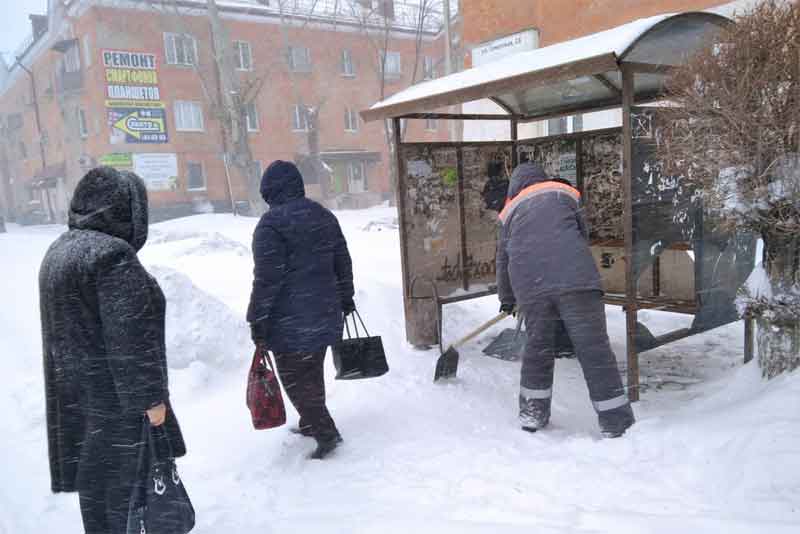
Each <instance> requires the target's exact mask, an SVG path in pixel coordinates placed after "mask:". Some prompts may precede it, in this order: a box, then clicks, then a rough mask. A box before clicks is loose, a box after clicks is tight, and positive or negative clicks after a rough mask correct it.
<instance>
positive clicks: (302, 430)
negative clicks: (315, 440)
mask: <svg viewBox="0 0 800 534" xmlns="http://www.w3.org/2000/svg"><path fill="white" fill-rule="evenodd" d="M289 432H291V433H292V434H297V435H299V436H303V437H306V438H311V437H314V434H313V433H312V432H311V427H310V426H303V427H300V426H292V427H289Z"/></svg>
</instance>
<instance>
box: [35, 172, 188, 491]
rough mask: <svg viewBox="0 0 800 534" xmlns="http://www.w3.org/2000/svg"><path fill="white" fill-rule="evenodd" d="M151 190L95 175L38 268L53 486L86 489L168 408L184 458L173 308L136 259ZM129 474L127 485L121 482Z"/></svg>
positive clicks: (125, 178)
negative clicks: (147, 421)
mask: <svg viewBox="0 0 800 534" xmlns="http://www.w3.org/2000/svg"><path fill="white" fill-rule="evenodd" d="M147 219H148V216H147V192H146V190H145V186H144V183H143V182H142V181H141V180H140V179H139V178H138V177H136V176H135V175H133V174H131V173H123V174H120V173H119V172H117V171H116V170H114V169H111V168H102V167H101V168H99V169H94V170H92V171H90V172H89V173H88V174H87V175H86V176H85V177H84V178H83V179H82V180H81V182H80V183H79V184H78V186H77V188H76V189H75V192H74V195H73V198H72V202H71V205H70V211H69V231H67V232H66V233H64V234H62V235H61V236H60V237H59V238H58V239H57V240H56V241H55V242H54V243H53V244H52V245H51V246H50V249H49V250H48V252H47V254H46V255H45V257H44V260H43V262H42V266H41V269H40V271H39V291H40V311H41V325H42V348H43V353H44V354H43V356H44V378H45V391H46V405H47V436H48V450H49V459H50V475H51V486H52V490H53V491H54V492H71V491H83V490H84V489H85V488H87V487H89V486H92V487H94V486H97V485H98V484H99V483H100V482H101V481H102V480H103V478H104V476H106V472H107V471H108V470H112V471H114V475H113V476H114V477H117V480H116V483H118V484H122V485H124V484H126V483H127V482H131V483H132V482H133V481H127V480H125V476H124V473H122V472H120V471H119V470H116V468H115V464H116V463H118V462H119V461H121V459H120V458H117V456H120V455H119V454H118V452H119V451H120V450H123V449H122V448H121V447H120V446H121V445H129V446H131V447H132V448H131V449H130V452H131V454H132V455H134V454H137V449H136V448H135V447H133V446H134V445H136V444H137V443H138V442H139V441H141V431H142V421H143V418H144V412H145V411H146V410H147V409H149V408H151V407H153V406H156V405H158V404H159V403H161V402H165V403H167V404H168V410H167V421H166V423H165V425H166V427H165V428H166V431H167V435H168V437H169V439H170V442H171V445H172V449H173V452H174V454H175V455H176V456H181V455H183V454H185V446H184V443H183V438H182V436H181V432H180V428H179V427H178V423H177V420H176V418H175V416H174V414H173V413H172V409H171V406H169V391H168V388H167V361H166V348H165V339H164V322H165V308H166V302H165V299H164V294H163V293H162V292H161V289H160V288H159V286H158V283H157V282H156V281H155V280H154V279H153V278H152V277H151V276H150V275H149V274H148V273H147V271H145V269H144V267H142V265H141V263H139V260H138V258H137V252H138V251H139V249H141V248H142V246H144V243H145V241H146V240H147ZM120 476H122V479H120V478H119V477H120Z"/></svg>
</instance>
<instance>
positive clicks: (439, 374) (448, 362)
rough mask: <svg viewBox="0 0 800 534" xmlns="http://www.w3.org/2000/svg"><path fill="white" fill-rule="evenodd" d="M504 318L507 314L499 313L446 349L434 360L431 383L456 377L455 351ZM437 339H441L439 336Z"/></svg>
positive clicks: (456, 352)
mask: <svg viewBox="0 0 800 534" xmlns="http://www.w3.org/2000/svg"><path fill="white" fill-rule="evenodd" d="M506 317H508V314H507V313H506V312H501V313H500V314H499V315H497V316H496V317H493V318H492V319H489V320H488V321H486V322H485V323H483V324H482V325H480V326H479V327H478V328H476V329H475V330H473V331H472V332H470V333H469V334H467V335H466V336H464V337H463V338H461V339H459V340H458V341H456V342H455V343H453V344H452V345H450V346H449V347H447V350H446V351H444V352H442V355H441V356H439V359H438V360H436V372H435V373H434V375H433V381H434V382H437V381H438V380H440V379H442V378H452V377H454V376H456V373H457V372H458V350H456V349H458V348H459V347H461V346H462V345H464V344H465V343H466V342H467V341H469V340H470V339H472V338H474V337H475V336H477V335H478V334H480V333H482V332H484V331H486V330H488V329H489V328H491V327H492V326H494V325H496V324H497V323H499V322H500V321H502V320H503V319H505V318H506ZM439 339H441V334H440V336H439Z"/></svg>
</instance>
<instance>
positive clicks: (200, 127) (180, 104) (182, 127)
mask: <svg viewBox="0 0 800 534" xmlns="http://www.w3.org/2000/svg"><path fill="white" fill-rule="evenodd" d="M174 106H175V130H176V131H178V132H205V131H206V129H205V120H204V118H203V104H202V103H200V102H195V101H192V100H176V101H175V104H174ZM187 109H191V110H192V114H193V117H192V118H191V121H190V122H191V124H189V125H187V124H186V120H185V119H186V110H187ZM195 111H196V112H197V113H196V114H195Z"/></svg>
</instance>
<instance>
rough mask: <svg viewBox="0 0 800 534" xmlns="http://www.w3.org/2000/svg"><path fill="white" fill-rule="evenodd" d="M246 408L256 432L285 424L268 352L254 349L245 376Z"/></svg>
mask: <svg viewBox="0 0 800 534" xmlns="http://www.w3.org/2000/svg"><path fill="white" fill-rule="evenodd" d="M247 407H248V408H250V416H251V417H252V419H253V427H254V428H255V429H256V430H264V429H266V428H275V427H278V426H281V425H282V424H284V423H285V422H286V408H284V406H283V395H281V386H280V384H279V383H278V377H277V375H276V374H275V366H274V365H273V364H272V359H271V358H270V355H269V351H268V350H266V349H264V348H262V347H261V346H258V347H256V352H255V354H253V363H252V364H251V365H250V373H249V374H248V375H247Z"/></svg>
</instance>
